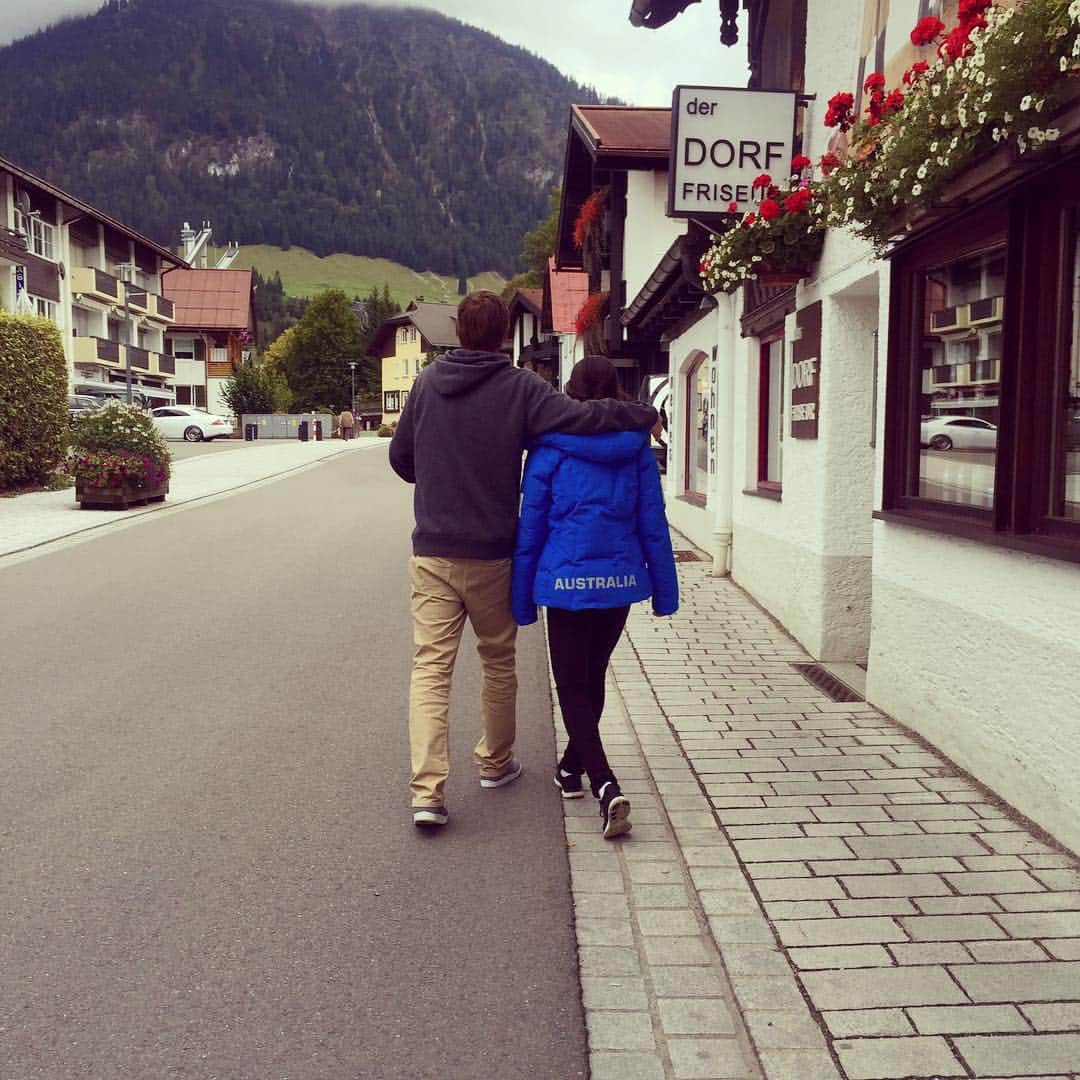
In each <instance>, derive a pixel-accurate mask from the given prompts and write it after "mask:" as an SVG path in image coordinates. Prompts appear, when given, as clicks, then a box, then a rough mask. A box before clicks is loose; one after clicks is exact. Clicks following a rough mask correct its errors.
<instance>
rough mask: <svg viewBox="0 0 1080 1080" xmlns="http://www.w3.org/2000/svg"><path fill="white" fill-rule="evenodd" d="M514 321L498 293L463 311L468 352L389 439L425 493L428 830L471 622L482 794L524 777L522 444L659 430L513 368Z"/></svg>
mask: <svg viewBox="0 0 1080 1080" xmlns="http://www.w3.org/2000/svg"><path fill="white" fill-rule="evenodd" d="M507 321H508V320H507V311H506V306H505V305H504V304H503V302H502V301H501V300H500V299H499V297H498V296H496V295H495V294H494V293H491V292H478V293H473V294H472V295H470V296H466V297H465V299H463V300H462V301H461V303H460V304H459V305H458V314H457V332H458V339H459V340H460V342H461V348H459V349H453V350H452V351H451V352H449V353H446V354H445V355H444V356H440V357H439V358H438V359H436V360H435V361H434V363H432V364H429V365H428V366H427V367H426V368H425V369H424V370H423V371H421V373H420V375H419V376H418V377H417V379H416V382H415V383H414V385H413V388H412V392H411V393H410V394H409V398H408V401H407V402H406V404H405V408H404V409H403V410H402V413H401V419H400V422H399V424H398V427H397V430H396V432H395V433H394V437H393V440H392V441H391V443H390V464H391V466H392V467H393V469H394V471H395V472H396V473H397V474H398V475H399V476H400V477H402V479H404V480H407V481H408V482H409V483H414V484H415V485H416V490H415V492H414V495H413V508H414V513H415V517H416V528H415V529H414V530H413V556H412V559H411V560H410V563H409V576H410V579H411V583H412V601H411V604H412V617H413V638H414V642H415V645H416V651H415V655H414V659H413V669H412V680H411V684H410V689H409V739H410V749H411V758H412V782H411V784H410V788H411V792H412V806H413V821H414V823H415V824H417V825H445V824H446V822H447V820H448V815H447V811H446V800H445V797H444V788H445V784H446V779H447V776H448V773H449V757H448V750H447V741H448V709H449V698H450V680H451V677H452V675H453V671H454V662H455V659H456V657H457V651H458V645H459V643H460V641H461V634H462V630H463V628H464V624H465V619H466V618H468V619H469V621H470V622H471V623H472V627H473V630H474V631H475V633H476V637H477V651H478V653H479V655H480V661H481V664H482V666H483V675H484V681H483V689H482V691H481V702H480V712H481V723H482V726H483V732H482V734H481V736H480V740H479V742H478V743H477V744H476V747H475V749H474V751H473V760H474V761H475V763H476V765H477V766H478V767H479V769H480V784H481V786H482V787H484V788H497V787H502V786H503V785H505V784H509V783H511V782H512V781H514V780H516V779H517V778H518V777H519V776H520V775H521V771H522V769H521V765H520V763H519V762H518V761H517V760H516V759H515V757H514V737H515V734H516V697H517V676H516V674H515V667H514V664H515V656H514V649H515V638H516V635H517V624H516V623H515V622H514V617H513V615H512V614H511V611H510V562H511V556H512V555H513V552H514V537H515V534H516V532H517V511H518V496H519V485H520V482H521V455H522V453H523V451H524V448H525V445H526V444H527V443H529V442H531V441H532V440H534V439H537V438H539V437H540V436H541V435H543V434H544V433H545V432H548V431H556V430H558V431H566V432H574V433H577V434H587V433H592V432H602V431H616V430H629V429H636V430H638V431H641V432H642V435H641V437H645V435H646V434H647V431H648V428H650V427H651V426H652V425H653V423H655V421H656V412H655V410H653V409H652V408H651V407H649V406H646V405H642V404H640V403H634V402H622V401H614V400H610V401H589V402H578V401H573V400H572V399H570V398H568V397H566V396H565V395H564V394H560V393H558V392H556V391H555V390H553V389H552V387H551V386H550V385H549V384H548V383H546V382H544V381H543V380H542V379H540V378H539V377H538V376H536V375H534V374H532V373H531V372H528V371H525V370H524V369H523V368H518V367H514V365H513V364H511V363H510V361H509V360H508V359H507V358H506V356H504V355H503V354H502V353H501V352H500V351H499V349H500V348H501V346H502V343H503V339H504V338H505V336H506V328H507Z"/></svg>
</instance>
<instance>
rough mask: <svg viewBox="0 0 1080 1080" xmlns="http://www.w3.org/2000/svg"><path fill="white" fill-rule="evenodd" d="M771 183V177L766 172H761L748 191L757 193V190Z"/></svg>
mask: <svg viewBox="0 0 1080 1080" xmlns="http://www.w3.org/2000/svg"><path fill="white" fill-rule="evenodd" d="M771 183H772V177H771V176H770V175H769V174H768V173H767V172H763V173H761V174H760V175H759V176H758V177H757V178H756V179H755V180H754V182H753V183H752V184H751V185H750V190H751V191H757V189H758V188H767V187H768V186H769V185H770V184H771Z"/></svg>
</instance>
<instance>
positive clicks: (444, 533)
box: [390, 349, 656, 559]
mask: <svg viewBox="0 0 1080 1080" xmlns="http://www.w3.org/2000/svg"><path fill="white" fill-rule="evenodd" d="M655 422H656V410H655V409H653V408H652V407H651V406H649V405H645V404H642V403H641V402H637V401H614V400H604V401H574V400H573V399H572V398H569V397H567V396H566V395H565V394H561V393H559V392H558V391H557V390H554V389H552V387H551V386H550V385H549V384H548V383H546V382H545V381H544V380H543V379H541V378H540V377H539V376H538V375H534V374H533V373H532V372H531V371H527V370H525V369H524V368H518V367H514V366H513V364H511V363H510V361H509V360H507V358H506V357H505V356H503V355H501V354H500V353H490V352H474V351H473V350H471V349H454V350H452V351H451V352H449V353H446V354H445V355H443V356H440V357H439V358H438V359H437V360H436V361H435V362H434V363H433V364H430V365H428V367H426V368H425V369H424V370H423V371H422V372H421V373H420V375H419V376H418V377H417V380H416V382H415V383H414V384H413V388H412V392H411V393H410V394H409V399H408V401H407V402H406V403H405V408H404V410H403V411H402V413H401V418H400V420H399V421H398V427H397V431H396V432H395V433H394V437H393V439H392V440H391V442H390V465H391V467H392V468H393V470H394V472H396V473H397V474H398V476H400V477H401V478H402V479H403V480H406V481H408V482H409V483H410V484H415V485H416V490H415V492H414V494H413V510H414V514H415V517H416V528H415V529H414V530H413V554H414V555H436V556H443V557H444V558H460V559H503V558H509V557H510V556H511V555H513V553H514V539H515V536H516V533H517V516H518V491H519V487H520V484H521V455H522V452H523V451H524V449H525V447H526V446H527V445H528V444H529V443H530V442H532V440H534V439H536V438H538V437H539V436H540V435H543V434H544V433H545V432H548V431H563V432H566V433H568V434H571V435H593V434H597V433H598V432H603V431H625V430H634V429H638V428H648V427H652V425H653V424H654V423H655Z"/></svg>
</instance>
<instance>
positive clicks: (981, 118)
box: [979, 111, 986, 127]
mask: <svg viewBox="0 0 1080 1080" xmlns="http://www.w3.org/2000/svg"><path fill="white" fill-rule="evenodd" d="M985 123H986V112H985V111H982V112H980V113H979V126H980V127H981V126H982V125H983V124H985Z"/></svg>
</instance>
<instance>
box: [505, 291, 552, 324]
mask: <svg viewBox="0 0 1080 1080" xmlns="http://www.w3.org/2000/svg"><path fill="white" fill-rule="evenodd" d="M543 306H544V290H543V289H518V290H517V291H516V292H515V293H514V296H513V299H512V300H511V301H510V321H511V322H513V320H514V316H515V314H516V313H517V311H518V309H520V310H522V311H528V312H531V313H532V314H533V315H539V314H540V312H541V311H542V309H543Z"/></svg>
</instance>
